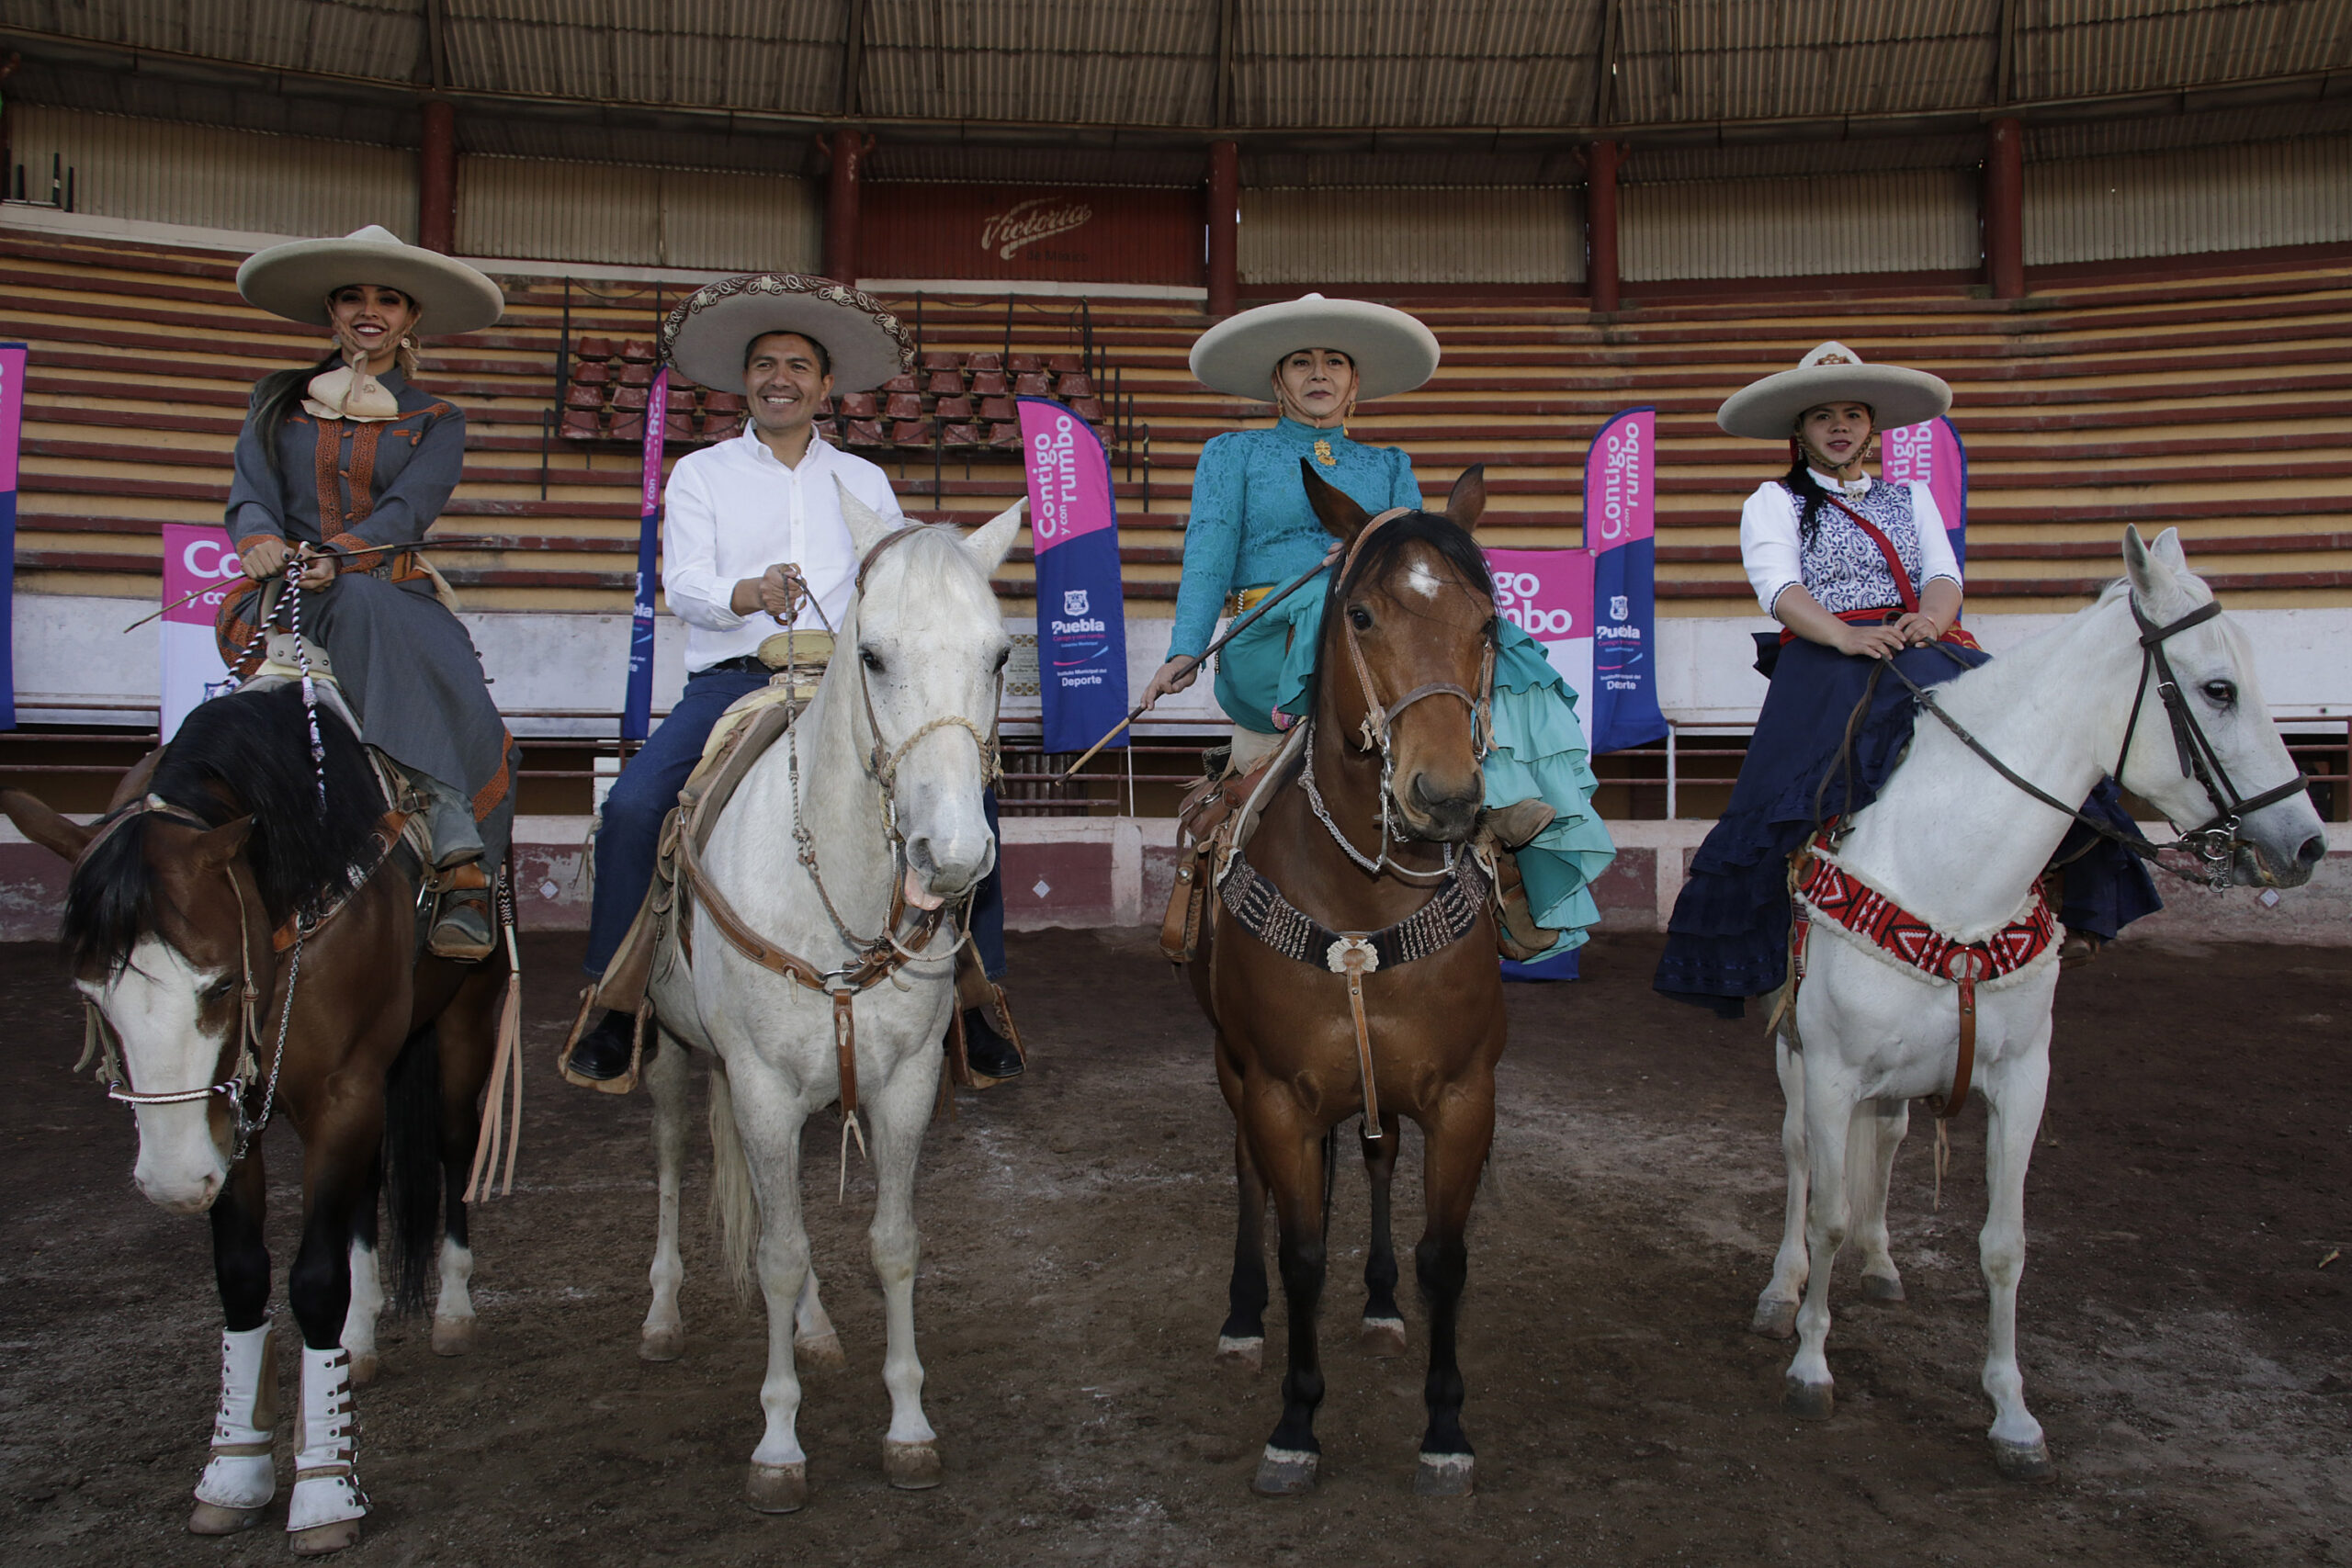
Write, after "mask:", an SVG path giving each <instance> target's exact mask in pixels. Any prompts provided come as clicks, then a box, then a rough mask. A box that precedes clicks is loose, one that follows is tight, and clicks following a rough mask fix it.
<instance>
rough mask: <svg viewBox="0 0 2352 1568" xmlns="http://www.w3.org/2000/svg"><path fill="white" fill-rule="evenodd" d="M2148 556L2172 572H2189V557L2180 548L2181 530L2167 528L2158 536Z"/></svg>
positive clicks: (2149, 549)
mask: <svg viewBox="0 0 2352 1568" xmlns="http://www.w3.org/2000/svg"><path fill="white" fill-rule="evenodd" d="M2148 554H2149V556H2150V557H2151V558H2154V559H2155V560H2158V561H2161V562H2162V563H2163V564H2164V565H2165V567H2166V568H2167V569H2168V570H2172V571H2176V572H2185V571H2187V570H2188V552H2187V551H2185V550H2183V549H2182V548H2181V547H2180V530H2179V529H2177V528H2167V529H2165V531H2164V532H2163V533H2161V534H2159V535H2157V536H2156V542H2155V543H2154V544H2153V545H2150V546H2149V547H2148Z"/></svg>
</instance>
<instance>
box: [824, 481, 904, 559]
mask: <svg viewBox="0 0 2352 1568" xmlns="http://www.w3.org/2000/svg"><path fill="white" fill-rule="evenodd" d="M833 488H834V489H835V490H836V491H840V492H841V498H842V522H844V523H846V524H848V525H849V542H850V544H851V546H852V547H854V548H855V549H856V551H857V558H858V559H860V560H864V559H865V558H866V555H867V554H868V553H869V552H870V551H872V549H873V548H874V547H875V546H876V545H878V544H880V543H881V542H882V541H883V540H884V539H887V538H888V537H889V536H891V535H892V534H895V533H897V532H898V531H899V529H900V528H903V527H905V526H906V524H905V523H904V522H902V521H900V520H899V519H898V518H894V517H885V516H883V515H882V514H881V513H878V512H876V511H875V510H874V508H872V507H870V506H868V505H866V504H865V502H862V501H860V500H859V499H858V498H857V496H856V495H855V494H854V492H853V491H851V490H850V488H849V486H847V485H845V484H843V483H842V477H841V476H840V475H839V474H835V475H834V476H833Z"/></svg>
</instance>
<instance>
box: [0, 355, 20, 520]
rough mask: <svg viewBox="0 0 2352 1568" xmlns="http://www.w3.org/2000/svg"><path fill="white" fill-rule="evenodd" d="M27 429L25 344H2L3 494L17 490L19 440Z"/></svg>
mask: <svg viewBox="0 0 2352 1568" xmlns="http://www.w3.org/2000/svg"><path fill="white" fill-rule="evenodd" d="M24 426H25V345H24V344H20V343H10V344H0V491H12V490H15V489H16V488H17V437H18V436H19V435H20V434H23V431H24Z"/></svg>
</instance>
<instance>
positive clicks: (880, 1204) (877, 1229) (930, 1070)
mask: <svg viewBox="0 0 2352 1568" xmlns="http://www.w3.org/2000/svg"><path fill="white" fill-rule="evenodd" d="M931 1038H936V1032H933V1035H932V1036H931ZM940 1065H941V1064H940V1055H939V1053H938V1051H937V1050H935V1049H933V1050H922V1051H917V1052H915V1053H914V1054H913V1055H910V1057H908V1058H906V1059H904V1060H902V1061H900V1062H899V1066H898V1070H897V1071H896V1072H893V1073H892V1074H891V1075H890V1076H889V1077H888V1080H887V1081H885V1082H884V1083H883V1085H882V1089H881V1092H880V1093H878V1094H876V1095H875V1096H873V1097H872V1098H871V1099H870V1100H868V1101H867V1102H866V1103H867V1109H868V1111H869V1116H868V1124H869V1127H870V1129H871V1131H872V1134H873V1138H874V1187H875V1202H874V1224H873V1225H872V1227H871V1228H870V1229H869V1230H868V1231H867V1233H866V1235H867V1236H868V1238H869V1239H870V1240H871V1242H872V1244H873V1255H874V1272H875V1273H876V1275H878V1276H880V1278H881V1280H882V1302H883V1307H884V1314H885V1316H886V1318H887V1320H888V1348H887V1350H886V1352H885V1354H884V1356H883V1359H882V1382H883V1384H884V1385H885V1386H886V1387H888V1389H889V1391H890V1430H889V1433H888V1436H887V1437H885V1438H883V1440H882V1473H883V1474H884V1476H885V1477H887V1478H888V1481H889V1483H890V1484H891V1485H893V1486H897V1487H901V1488H904V1489H905V1490H908V1491H910V1492H912V1491H921V1490H922V1489H923V1488H925V1487H929V1486H936V1485H938V1484H939V1483H940V1478H941V1471H940V1463H939V1448H938V1441H939V1435H938V1434H937V1433H936V1432H933V1430H932V1429H931V1422H930V1421H929V1420H928V1419H927V1418H925V1416H924V1415H923V1410H922V1360H921V1359H919V1358H918V1357H917V1356H916V1354H915V1264H916V1261H917V1259H918V1257H919V1255H920V1254H921V1252H922V1234H921V1233H920V1232H919V1231H917V1230H916V1228H915V1161H916V1160H917V1159H918V1158H919V1157H920V1156H922V1134H923V1128H924V1126H925V1125H926V1124H927V1123H928V1122H930V1120H931V1108H932V1105H933V1101H934V1100H936V1099H937V1097H938V1092H939V1071H940Z"/></svg>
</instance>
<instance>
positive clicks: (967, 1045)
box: [964, 1008, 1027, 1088]
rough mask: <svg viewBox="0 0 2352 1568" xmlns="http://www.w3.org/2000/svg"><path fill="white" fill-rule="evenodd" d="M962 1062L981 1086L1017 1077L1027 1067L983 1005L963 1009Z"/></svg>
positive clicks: (1018, 1052)
mask: <svg viewBox="0 0 2352 1568" xmlns="http://www.w3.org/2000/svg"><path fill="white" fill-rule="evenodd" d="M964 1065H965V1066H967V1067H969V1068H971V1070H972V1078H973V1081H974V1082H976V1083H978V1084H980V1086H981V1087H982V1088H986V1087H987V1085H988V1083H989V1082H990V1081H995V1080H1001V1079H1004V1078H1017V1077H1020V1076H1021V1074H1022V1072H1023V1070H1024V1069H1025V1068H1026V1066H1027V1064H1026V1063H1024V1062H1023V1061H1022V1059H1021V1053H1020V1051H1019V1050H1018V1049H1016V1048H1015V1047H1014V1045H1013V1043H1012V1041H1010V1040H1007V1039H1006V1038H1005V1037H1004V1036H1003V1035H1001V1034H999V1033H998V1032H996V1026H995V1025H993V1024H991V1023H990V1022H989V1014H988V1010H987V1009H986V1008H966V1009H965V1010H964Z"/></svg>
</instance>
